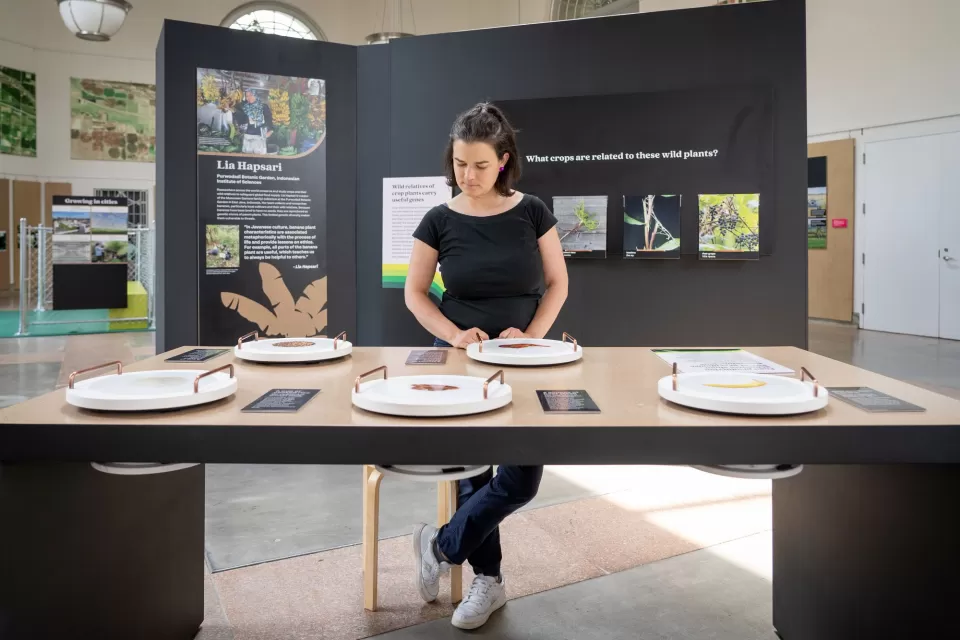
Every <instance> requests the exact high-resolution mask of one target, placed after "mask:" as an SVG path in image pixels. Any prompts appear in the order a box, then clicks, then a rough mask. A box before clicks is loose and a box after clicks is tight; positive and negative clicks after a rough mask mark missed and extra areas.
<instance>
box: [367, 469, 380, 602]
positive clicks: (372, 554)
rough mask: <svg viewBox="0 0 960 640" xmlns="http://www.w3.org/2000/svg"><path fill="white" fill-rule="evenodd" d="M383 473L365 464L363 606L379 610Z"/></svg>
mask: <svg viewBox="0 0 960 640" xmlns="http://www.w3.org/2000/svg"><path fill="white" fill-rule="evenodd" d="M382 480H383V474H382V473H380V472H379V471H377V469H376V467H374V466H373V465H363V541H362V545H363V552H362V553H363V608H364V609H366V610H367V611H376V610H377V559H378V555H377V554H378V551H379V544H380V543H379V533H380V482H381V481H382Z"/></svg>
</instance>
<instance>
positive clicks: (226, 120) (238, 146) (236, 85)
mask: <svg viewBox="0 0 960 640" xmlns="http://www.w3.org/2000/svg"><path fill="white" fill-rule="evenodd" d="M326 130H327V99H326V87H325V83H324V81H323V80H318V79H316V78H293V77H288V76H274V75H267V74H262V73H244V72H241V71H226V70H220V69H197V151H199V152H200V153H216V154H220V155H260V156H262V155H275V156H299V155H305V154H307V153H310V152H311V151H313V150H314V149H315V148H316V147H317V146H319V145H320V143H321V142H323V139H324V136H325V134H326Z"/></svg>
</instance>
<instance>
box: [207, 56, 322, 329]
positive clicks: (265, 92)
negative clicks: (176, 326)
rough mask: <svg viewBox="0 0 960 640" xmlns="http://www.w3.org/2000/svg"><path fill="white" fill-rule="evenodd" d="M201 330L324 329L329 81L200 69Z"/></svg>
mask: <svg viewBox="0 0 960 640" xmlns="http://www.w3.org/2000/svg"><path fill="white" fill-rule="evenodd" d="M196 82H197V215H198V231H199V234H200V242H199V249H200V256H199V270H200V273H199V287H198V292H199V305H198V310H199V318H198V336H199V342H200V344H203V345H223V344H233V343H235V342H236V341H237V339H238V338H239V337H240V336H241V335H244V334H246V333H249V332H251V331H258V332H259V334H260V335H261V336H266V337H307V336H324V335H326V331H327V264H326V216H327V211H326V144H325V141H326V133H327V130H326V86H325V83H324V81H323V80H320V79H317V78H296V77H289V76H281V75H272V74H262V73H247V72H242V71H230V70H221V69H197V78H196Z"/></svg>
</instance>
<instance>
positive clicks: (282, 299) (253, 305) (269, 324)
mask: <svg viewBox="0 0 960 640" xmlns="http://www.w3.org/2000/svg"><path fill="white" fill-rule="evenodd" d="M259 268H260V280H261V282H262V283H263V292H264V293H265V294H266V296H267V299H268V300H270V305H271V306H270V308H267V307H264V306H263V305H262V304H260V303H258V302H255V301H253V300H251V299H250V298H247V297H245V296H241V295H239V294H236V293H230V292H228V291H224V292H223V293H221V294H220V301H221V302H223V306H225V307H227V308H228V309H232V310H234V311H236V312H237V313H239V314H240V315H241V316H243V317H244V318H246V319H247V320H249V321H250V322H253V323H255V324H256V325H257V326H258V327H259V328H260V332H261V334H263V335H264V336H268V337H283V338H293V337H297V338H299V337H304V338H306V337H311V336H320V337H325V333H324V332H325V331H326V328H327V310H326V309H325V308H324V307H325V306H326V304H327V278H326V276H324V277H323V278H320V279H319V280H314V281H313V282H311V283H310V284H308V285H307V287H306V288H305V289H304V290H303V293H302V295H301V296H300V298H299V299H298V300H297V301H296V302H294V300H293V294H291V293H290V290H289V289H288V288H287V285H286V284H284V282H283V276H281V275H280V271H279V270H278V269H277V268H276V267H275V266H273V265H272V264H269V263H267V262H261V263H260V265H259Z"/></svg>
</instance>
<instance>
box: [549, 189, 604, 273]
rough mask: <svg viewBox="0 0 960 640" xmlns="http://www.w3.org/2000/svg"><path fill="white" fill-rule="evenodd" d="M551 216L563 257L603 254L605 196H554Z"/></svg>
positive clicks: (598, 255) (597, 255)
mask: <svg viewBox="0 0 960 640" xmlns="http://www.w3.org/2000/svg"><path fill="white" fill-rule="evenodd" d="M553 215H554V216H555V217H556V218H557V232H558V233H559V234H560V244H561V245H562V247H563V255H564V256H566V257H568V258H573V257H592V258H604V257H606V255H607V196H555V197H554V198H553Z"/></svg>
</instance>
